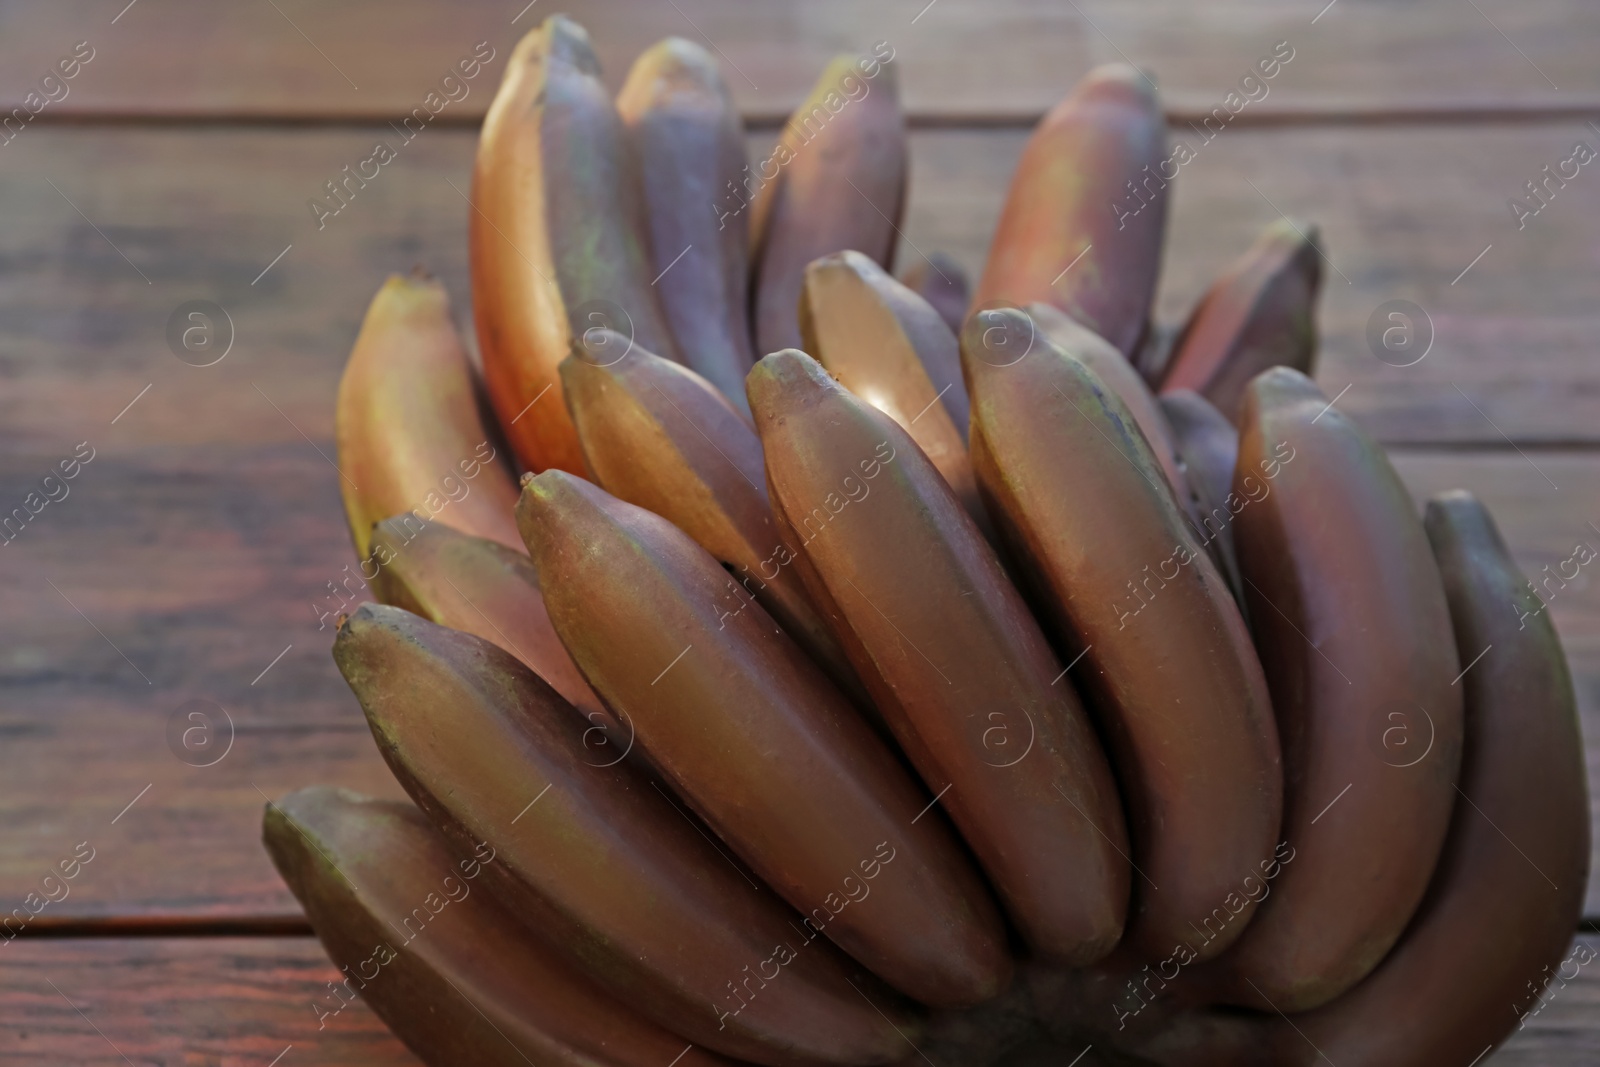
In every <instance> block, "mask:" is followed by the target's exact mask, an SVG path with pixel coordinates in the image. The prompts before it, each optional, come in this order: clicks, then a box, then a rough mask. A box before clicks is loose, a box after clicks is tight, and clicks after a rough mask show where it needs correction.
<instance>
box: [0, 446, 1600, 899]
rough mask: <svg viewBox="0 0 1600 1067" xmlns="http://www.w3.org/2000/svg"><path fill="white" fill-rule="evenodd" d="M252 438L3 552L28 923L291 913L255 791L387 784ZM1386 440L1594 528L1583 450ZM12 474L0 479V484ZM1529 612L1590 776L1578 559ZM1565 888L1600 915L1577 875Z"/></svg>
mask: <svg viewBox="0 0 1600 1067" xmlns="http://www.w3.org/2000/svg"><path fill="white" fill-rule="evenodd" d="M323 447H324V448H326V447H327V445H326V442H323ZM263 451H264V452H265V453H266V454H265V456H264V457H258V456H256V455H255V454H253V453H252V452H251V451H249V450H245V449H238V448H226V447H223V446H220V445H216V446H211V447H209V448H204V449H193V450H183V451H179V450H176V449H156V450H150V451H149V452H147V453H142V454H135V455H131V456H127V457H122V458H115V457H111V456H107V457H104V458H103V459H97V460H95V462H94V464H91V465H90V467H88V468H87V469H86V470H85V471H84V473H83V474H82V475H80V479H79V480H80V482H82V483H83V484H82V490H81V493H82V495H81V496H79V495H78V491H75V492H74V495H72V496H70V497H69V498H68V499H67V500H65V501H63V502H62V504H61V506H60V511H59V513H56V514H51V512H50V511H49V510H48V509H47V511H46V512H45V513H44V514H43V515H41V517H40V519H39V520H38V521H39V522H40V523H41V526H42V524H43V523H45V522H46V521H48V522H49V523H50V525H49V527H48V528H41V529H38V530H32V529H30V530H28V531H26V533H25V536H26V537H27V538H28V540H26V541H25V540H24V539H23V538H18V539H17V540H16V541H15V542H13V543H12V544H11V545H10V546H9V547H7V548H6V549H4V550H3V551H5V552H8V553H11V556H10V557H9V559H8V562H9V564H10V566H8V567H7V569H6V570H5V571H4V572H3V577H0V582H3V585H0V592H3V597H0V625H3V626H4V627H5V632H6V633H8V634H14V635H16V637H15V638H13V640H12V641H11V642H10V643H9V645H8V647H7V648H6V649H5V652H4V655H5V656H6V665H7V672H6V681H7V686H6V688H7V699H6V700H5V701H4V702H3V705H0V736H3V737H4V738H5V739H6V743H5V745H4V747H3V749H0V824H4V825H6V826H7V827H8V828H10V829H9V831H8V832H7V833H6V834H4V835H0V903H4V902H8V901H9V902H10V903H4V907H0V912H4V911H7V910H9V909H10V908H12V907H16V906H20V905H21V904H22V903H23V900H24V898H25V897H26V894H28V893H29V892H34V891H36V889H37V887H38V884H39V882H40V880H41V879H42V877H43V876H44V875H45V874H46V873H48V872H49V870H50V869H51V868H52V867H53V866H55V865H56V864H57V863H58V862H59V861H60V860H62V859H65V858H68V857H70V855H71V853H72V851H73V849H74V846H76V845H77V844H78V843H80V842H85V841H86V842H88V843H89V845H90V847H92V848H93V849H94V850H95V857H94V859H93V861H92V862H91V863H89V864H87V865H86V866H85V867H84V868H83V871H82V873H81V875H80V876H79V877H78V878H77V879H76V880H75V881H74V882H73V883H72V885H71V892H70V896H68V897H67V898H66V899H64V900H61V901H60V902H59V903H55V904H51V905H49V906H48V907H47V908H46V909H45V911H44V912H43V913H42V918H44V919H45V920H47V921H49V922H52V923H58V924H59V923H62V922H66V921H70V920H71V919H74V918H76V917H80V916H91V917H106V916H124V915H139V914H144V915H156V916H161V915H174V914H201V915H209V916H240V915H249V916H255V915H288V914H293V913H294V911H295V910H296V907H295V904H294V901H293V900H292V899H291V898H290V896H289V894H288V892H287V891H286V890H285V889H284V888H283V886H282V885H281V883H280V882H279V880H278V878H277V875H276V874H275V872H274V871H273V869H272V867H271V865H270V863H269V862H268V860H267V858H266V855H265V853H264V852H263V851H262V849H261V845H260V842H259V836H260V816H261V809H262V806H263V804H264V798H265V797H277V796H280V795H281V794H283V793H285V792H287V791H289V790H291V789H294V788H297V787H299V786H303V785H309V784H313V783H316V782H329V783H333V784H339V785H345V786H348V787H350V788H353V789H357V790H361V791H364V792H378V793H383V794H386V795H398V788H397V787H396V786H395V784H394V783H393V781H392V780H391V779H390V778H389V776H388V774H387V771H386V769H385V768H384V767H383V765H382V763H381V761H380V759H379V757H378V754H377V751H376V748H375V746H374V745H373V743H372V741H371V740H370V738H369V736H368V734H367V732H366V729H365V725H364V723H363V721H362V718H361V713H360V710H359V708H358V707H357V706H356V703H355V700H354V698H353V697H352V696H351V695H350V693H349V692H348V691H347V690H346V688H345V686H344V683H343V681H342V679H340V677H339V676H338V674H337V672H336V670H335V669H334V667H333V665H332V662H331V660H330V657H329V656H328V654H327V644H328V638H329V635H330V633H331V632H332V631H331V627H330V628H329V629H325V630H319V629H318V628H317V620H316V619H315V617H314V616H313V613H312V612H311V610H310V609H309V607H308V606H307V605H308V603H309V602H310V601H311V599H312V598H313V597H315V596H317V595H318V594H319V591H321V589H322V583H323V582H324V581H326V580H327V579H326V576H330V575H336V574H337V573H338V572H339V570H340V568H342V567H343V566H345V565H346V563H348V562H349V561H350V560H351V559H352V556H351V551H350V548H349V546H348V540H347V535H346V534H345V531H344V529H343V524H342V518H341V513H340V510H339V504H338V499H337V485H336V479H337V475H335V474H334V473H333V472H332V471H331V469H330V468H329V467H328V466H327V464H325V463H324V462H323V461H322V459H321V458H320V457H319V456H318V455H317V454H316V453H315V452H314V451H313V450H312V448H311V446H310V445H308V444H306V443H305V442H300V443H299V444H298V445H294V446H274V447H272V448H269V449H265V450H263ZM39 459H40V461H41V462H42V460H43V457H40V458H39ZM102 462H103V463H104V466H103V467H97V466H96V465H98V464H101V463H102ZM1397 462H1398V465H1399V467H1400V470H1401V471H1402V473H1403V474H1404V476H1405V477H1406V478H1407V480H1408V482H1409V483H1410V484H1411V486H1412V487H1413V489H1414V491H1416V492H1417V493H1418V494H1419V495H1426V494H1428V493H1432V492H1437V491H1439V490H1442V489H1446V488H1454V487H1464V488H1468V489H1471V490H1473V491H1475V492H1477V493H1479V494H1480V495H1481V496H1482V497H1483V498H1484V499H1485V501H1486V502H1488V504H1489V505H1490V507H1491V508H1493V510H1494V512H1495V514H1496V515H1497V516H1498V517H1499V519H1500V522H1501V523H1502V525H1503V527H1504V529H1505V533H1506V536H1507V538H1508V540H1509V541H1510V543H1511V545H1512V546H1513V549H1514V551H1515V552H1516V554H1517V558H1518V561H1519V563H1520V564H1521V565H1522V566H1523V568H1524V570H1525V571H1527V572H1529V573H1533V572H1537V571H1539V570H1540V569H1541V568H1542V567H1544V566H1545V565H1547V564H1549V565H1554V564H1557V563H1559V562H1560V561H1561V560H1564V559H1566V558H1568V557H1569V556H1570V555H1571V554H1572V548H1573V545H1574V544H1575V543H1576V542H1577V541H1580V540H1586V541H1587V543H1589V544H1590V545H1594V546H1596V547H1600V535H1597V534H1596V533H1595V531H1594V530H1593V529H1592V528H1591V527H1589V526H1588V525H1587V524H1588V522H1590V521H1592V520H1591V516H1592V515H1593V510H1592V509H1593V503H1594V501H1595V500H1596V499H1600V464H1596V463H1595V462H1594V458H1593V454H1592V453H1544V454H1539V455H1538V456H1536V457H1535V462H1537V463H1538V465H1539V468H1540V471H1542V472H1543V474H1545V475H1548V476H1549V477H1550V478H1551V479H1553V480H1554V482H1555V483H1556V484H1557V485H1559V486H1560V487H1561V488H1560V489H1559V490H1552V489H1551V488H1550V487H1549V485H1548V484H1547V483H1546V482H1545V481H1544V480H1543V477H1542V476H1541V474H1540V473H1538V472H1535V471H1534V470H1532V469H1530V467H1529V466H1528V464H1527V463H1526V462H1525V461H1524V460H1523V458H1522V457H1520V456H1518V455H1516V454H1515V453H1478V454H1463V453H1413V452H1402V453H1400V454H1399V455H1398V457H1397ZM7 466H8V468H10V469H12V470H14V469H15V468H14V467H10V464H9V463H8V464H7ZM25 469H26V468H25ZM91 478H97V479H98V481H95V482H92V483H91V482H90V481H89V479H91ZM18 485H19V483H18V481H17V480H16V479H15V478H14V477H11V476H9V474H8V475H7V476H5V477H0V489H4V491H6V492H8V493H15V492H16V490H17V488H18ZM52 507H54V505H52ZM159 531H170V533H167V535H166V536H162V535H161V533H160V532H159ZM35 534H37V535H38V536H34V535H35ZM49 583H54V584H55V585H56V586H57V587H59V589H60V592H59V593H58V592H57V591H56V590H55V589H52V588H51V585H50V584H49ZM67 598H70V599H71V604H69V603H68V602H67ZM78 610H81V611H82V612H83V614H82V615H79V614H78ZM1550 611H1551V613H1552V616H1553V618H1554V620H1555V622H1556V625H1557V628H1558V629H1559V631H1560V632H1561V634H1562V635H1563V638H1564V641H1565V644H1566V648H1567V650H1568V654H1569V656H1570V658H1571V660H1572V664H1573V669H1574V673H1575V675H1576V682H1577V687H1578V697H1579V702H1580V706H1581V709H1582V713H1583V717H1584V723H1585V728H1586V733H1587V736H1588V738H1589V764H1590V775H1591V779H1592V780H1594V781H1600V586H1597V585H1595V584H1592V583H1591V582H1590V580H1589V578H1588V576H1587V575H1582V576H1580V581H1578V582H1574V583H1572V586H1571V588H1570V589H1569V590H1566V591H1562V592H1560V593H1558V594H1557V595H1556V596H1555V597H1554V598H1553V599H1552V601H1551V606H1550ZM91 624H92V625H91ZM291 644H292V645H293V646H294V647H293V648H292V649H291V650H290V651H289V652H288V653H287V654H286V655H285V656H284V657H283V658H282V659H281V660H280V661H278V662H277V663H276V665H274V666H272V667H271V669H270V671H268V672H267V673H266V675H265V677H262V678H261V679H260V681H259V682H255V683H254V684H252V682H253V680H254V679H255V678H256V677H257V675H258V674H259V673H260V672H261V671H262V670H263V669H264V668H266V667H267V666H268V664H269V663H271V662H272V660H273V659H274V657H275V656H277V654H278V652H279V651H280V650H283V649H284V648H285V647H286V646H288V645H291ZM123 655H126V657H127V659H126V660H125V659H123V658H122V657H123ZM145 677H148V678H149V679H150V682H149V684H146V683H145V681H144V680H143V679H144V678H145ZM194 699H205V700H210V701H215V702H216V703H217V704H220V705H221V706H222V707H223V708H224V709H226V710H227V712H228V714H229V715H230V716H231V718H232V721H233V723H234V729H235V740H234V744H233V748H232V750H231V751H230V752H228V754H227V755H226V756H225V758H222V759H220V761H219V762H217V763H216V764H215V765H213V766H207V767H194V766H190V765H188V764H186V763H184V762H181V761H180V760H179V758H178V757H177V755H176V754H175V753H174V751H173V749H172V748H171V747H170V745H169V742H168V734H167V728H168V723H169V720H170V719H171V717H172V716H173V715H174V714H175V713H176V712H178V711H179V709H180V708H182V707H184V706H185V704H186V702H188V701H190V700H194ZM213 714H215V713H213ZM215 721H216V723H217V729H218V730H219V731H221V730H223V727H222V725H221V724H222V721H223V720H222V719H221V718H220V717H216V719H215ZM199 725H204V724H203V723H201V724H199ZM108 753H114V754H115V758H107V755H108ZM146 786H149V789H148V791H147V792H146V791H145V789H146ZM135 801H137V802H136V803H135ZM130 803H133V806H132V808H131V809H130V810H127V811H126V812H124V810H123V809H124V808H125V807H126V806H127V805H129V804H130ZM1596 825H1597V826H1600V811H1597V812H1596ZM1596 869H1597V870H1600V863H1597V864H1596ZM1588 910H1589V913H1590V914H1591V915H1600V884H1596V885H1592V886H1591V891H1590V899H1589V906H1588Z"/></svg>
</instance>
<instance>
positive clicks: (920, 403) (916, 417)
mask: <svg viewBox="0 0 1600 1067" xmlns="http://www.w3.org/2000/svg"><path fill="white" fill-rule="evenodd" d="M800 335H801V337H802V338H804V340H805V351H806V352H807V353H808V354H810V355H811V356H812V358H814V359H815V360H816V361H817V362H818V363H821V364H822V366H823V368H824V369H826V370H827V372H828V373H829V374H831V375H833V377H834V378H835V379H836V380H837V381H838V382H839V383H840V384H841V385H843V386H844V387H845V388H846V389H848V390H850V391H851V392H852V393H854V394H856V396H859V397H860V398H861V399H863V400H865V401H866V402H867V403H869V404H871V405H872V406H873V407H875V408H877V409H878V410H879V411H882V412H883V413H884V414H886V415H888V416H889V417H890V418H891V419H893V420H894V421H895V422H897V423H899V424H900V426H901V428H902V429H904V430H905V431H906V433H908V434H910V435H911V439H912V440H913V441H915V442H916V443H917V446H918V447H919V448H921V449H922V452H923V454H924V455H926V456H927V457H928V459H930V460H931V461H933V465H934V466H935V467H937V468H938V469H939V473H940V474H942V475H944V480H945V481H947V482H949V483H950V488H951V489H954V490H955V494H956V496H957V497H959V498H960V500H961V503H962V506H964V507H965V508H966V509H967V514H969V515H971V516H972V517H973V519H974V521H976V522H977V523H978V525H979V527H980V528H981V527H983V526H984V525H986V523H987V521H988V519H987V517H986V516H985V515H984V514H983V505H982V504H981V503H979V501H978V487H977V484H976V483H975V482H974V481H973V480H972V463H971V462H970V461H969V460H968V459H967V388H966V386H965V385H964V384H962V381H961V352H960V349H959V348H958V346H957V344H956V338H955V335H954V334H952V333H951V332H950V328H949V327H948V326H946V325H945V324H944V320H942V319H941V318H940V317H939V313H938V312H936V311H934V310H933V308H931V307H929V306H928V304H927V302H926V301H924V300H923V299H921V298H920V297H918V296H917V294H915V293H913V292H912V291H911V290H909V289H907V288H906V287H905V286H903V285H901V284H900V283H899V282H897V281H895V280H894V278H893V277H891V276H890V275H889V273H888V272H887V271H885V270H884V269H883V268H882V267H880V266H878V265H877V264H876V263H874V262H873V261H872V260H870V259H868V258H867V257H866V256H864V255H862V254H861V253H860V252H840V253H837V254H835V255H831V256H823V257H821V258H820V259H816V260H813V261H812V262H811V263H810V264H809V265H808V266H807V267H806V273H805V286H804V288H803V289H802V290H801V294H800Z"/></svg>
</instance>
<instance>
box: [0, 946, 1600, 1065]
mask: <svg viewBox="0 0 1600 1067" xmlns="http://www.w3.org/2000/svg"><path fill="white" fill-rule="evenodd" d="M1580 945H1581V946H1582V947H1583V948H1584V949H1585V950H1586V952H1585V953H1584V955H1592V954H1593V953H1594V952H1596V951H1600V937H1595V936H1594V935H1581V936H1580V937H1578V938H1577V939H1575V941H1574V950H1577V949H1578V947H1579V946H1580ZM0 951H3V952H4V953H6V954H7V955H6V956H5V957H3V958H4V963H5V966H4V967H0V1002H3V1003H5V1004H6V1005H7V1008H8V1009H9V1010H8V1011H6V1012H5V1014H4V1015H3V1016H0V1062H3V1063H5V1064H6V1065H7V1067H46V1065H49V1067H55V1065H56V1064H61V1063H72V1064H78V1065H81V1067H126V1065H127V1064H129V1063H132V1064H136V1065H138V1067H146V1065H147V1064H178V1063H185V1064H187V1063H193V1064H201V1063H204V1064H218V1065H220V1067H266V1065H267V1064H269V1063H274V1062H276V1063H278V1064H281V1065H282V1067H293V1065H295V1064H316V1065H318V1067H401V1065H415V1064H417V1063H418V1061H417V1060H416V1058H415V1057H413V1056H411V1055H410V1053H408V1052H407V1051H406V1050H405V1048H404V1047H403V1046H401V1045H400V1043H399V1042H398V1041H396V1040H395V1039H394V1038H393V1037H391V1036H389V1034H388V1033H387V1031H385V1030H384V1029H383V1024H382V1023H380V1022H379V1021H378V1019H377V1017H376V1016H374V1015H373V1014H372V1012H371V1011H369V1010H368V1009H367V1008H366V1006H365V1005H364V1004H362V1003H360V1002H357V1003H354V1004H351V1005H350V1006H348V1007H346V1008H344V1009H343V1010H342V1011H340V1012H339V1014H338V1015H336V1016H333V1017H331V1018H328V1019H326V1020H323V1022H324V1023H325V1025H323V1026H322V1027H321V1028H320V1029H319V1027H318V1016H317V1013H316V1010H315V1009H314V1008H313V1007H312V1005H313V1004H314V1003H321V1002H322V1001H321V1000H320V999H319V998H327V997H331V995H332V994H330V993H329V992H328V987H327V983H328V982H330V981H333V980H334V979H335V977H336V976H337V975H338V972H337V971H336V970H335V968H334V967H333V965H332V964H330V963H329V962H328V959H327V957H326V956H325V955H324V954H323V952H322V948H321V946H320V945H318V944H317V943H316V942H315V941H314V940H312V939H310V938H261V939H252V940H244V939H237V938H228V939H206V940H169V939H146V940H105V941H36V942H31V943H29V942H17V943H15V944H13V945H11V946H10V947H8V948H6V949H3V950H0ZM1581 958H1583V955H1579V956H1576V957H1573V963H1571V964H1569V965H1568V966H1567V968H1566V969H1565V971H1564V972H1563V973H1566V974H1569V975H1570V974H1571V973H1572V972H1573V969H1574V968H1576V966H1577V963H1576V961H1577V960H1578V959H1581ZM329 1004H330V1007H331V1002H329ZM1544 1004H1545V1006H1544V1007H1543V1008H1542V1009H1541V1010H1540V1011H1539V1012H1538V1014H1536V1015H1533V1016H1531V1017H1530V1018H1529V1019H1528V1021H1527V1025H1526V1026H1525V1027H1522V1028H1520V1029H1518V1030H1517V1031H1516V1032H1515V1033H1514V1034H1513V1035H1512V1036H1511V1038H1510V1039H1509V1040H1508V1041H1507V1042H1506V1043H1505V1045H1503V1046H1502V1047H1501V1048H1500V1049H1499V1050H1497V1051H1496V1052H1495V1053H1494V1054H1493V1055H1491V1056H1487V1057H1485V1058H1484V1059H1483V1060H1481V1061H1479V1064H1477V1065H1475V1067H1590V1065H1591V1064H1593V1063H1594V1055H1595V1050H1596V1047H1597V1043H1596V1037H1595V1033H1594V1019H1595V1017H1596V1015H1597V1014H1600V962H1595V963H1590V964H1588V965H1587V966H1585V967H1583V968H1581V969H1578V970H1577V973H1576V977H1574V978H1572V980H1570V981H1568V982H1566V983H1565V985H1563V986H1561V987H1560V988H1556V989H1554V990H1552V992H1551V993H1550V994H1549V995H1548V997H1547V998H1546V1000H1545V1001H1544ZM1515 1007H1516V1006H1513V1005H1507V1010H1508V1011H1512V1010H1515ZM80 1012H81V1014H80ZM280 1054H281V1055H282V1059H281V1060H277V1061H274V1057H276V1056H279V1055H280ZM124 1057H126V1058H124ZM663 1067H665V1065H663Z"/></svg>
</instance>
